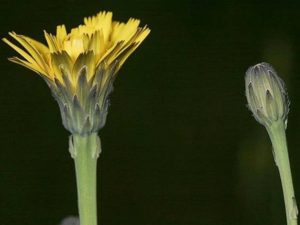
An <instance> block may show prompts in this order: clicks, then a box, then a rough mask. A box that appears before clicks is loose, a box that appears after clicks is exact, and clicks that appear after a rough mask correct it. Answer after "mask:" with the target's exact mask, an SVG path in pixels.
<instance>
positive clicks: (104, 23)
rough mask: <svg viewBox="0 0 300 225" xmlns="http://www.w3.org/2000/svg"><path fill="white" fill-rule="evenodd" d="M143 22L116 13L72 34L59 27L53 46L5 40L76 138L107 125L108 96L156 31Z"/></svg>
mask: <svg viewBox="0 0 300 225" xmlns="http://www.w3.org/2000/svg"><path fill="white" fill-rule="evenodd" d="M139 24H140V21H139V20H137V19H132V18H131V19H129V20H128V22H127V23H121V22H116V21H113V20H112V12H105V11H104V12H100V13H98V14H97V15H96V16H92V17H88V18H84V24H83V25H79V26H78V27H76V28H73V29H71V32H70V33H67V30H66V27H65V26H64V25H60V26H57V29H56V35H52V34H49V33H47V32H46V31H45V32H44V33H45V39H46V41H47V46H46V45H44V44H42V43H40V42H38V41H36V40H33V39H32V38H29V37H26V36H24V35H18V34H16V33H15V32H10V33H9V35H10V36H11V37H12V38H13V39H15V41H16V42H18V43H19V45H21V47H18V46H17V45H16V44H14V43H13V42H11V41H9V40H8V39H6V38H3V39H2V40H3V41H4V42H5V43H6V44H8V45H9V46H10V47H12V48H13V49H14V50H15V51H17V52H18V53H19V54H20V55H21V56H22V57H23V59H21V58H18V57H12V58H9V60H10V61H12V62H14V63H17V64H20V65H22V66H24V67H27V68H29V69H31V70H33V71H35V72H36V73H38V74H39V75H41V76H42V77H43V78H44V80H45V81H46V82H47V84H48V85H49V86H50V88H51V90H52V92H53V94H54V96H55V98H56V100H57V101H58V104H59V106H60V109H61V113H62V118H63V123H64V126H65V127H66V128H67V129H68V130H69V131H70V132H72V133H79V134H86V133H91V132H97V131H98V130H99V129H101V128H102V127H103V126H104V124H105V120H106V114H107V108H108V95H109V93H110V92H111V90H112V83H113V80H114V78H115V74H116V73H117V72H118V70H119V69H120V67H121V66H122V65H123V63H124V62H125V60H126V59H127V58H128V57H129V56H130V55H131V53H132V52H133V51H134V50H135V49H136V48H137V47H138V46H139V45H140V43H141V42H142V41H143V40H144V39H145V38H146V37H147V35H148V34H149V32H150V29H148V28H147V27H146V26H145V27H143V28H142V27H139Z"/></svg>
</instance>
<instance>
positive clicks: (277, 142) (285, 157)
mask: <svg viewBox="0 0 300 225" xmlns="http://www.w3.org/2000/svg"><path fill="white" fill-rule="evenodd" d="M267 130H268V133H269V136H270V138H271V142H272V145H273V150H274V159H275V163H276V165H277V167H278V170H279V175H280V179H281V184H282V190H283V196H284V203H285V210H286V219H287V224H288V225H297V224H298V223H297V215H298V209H297V203H296V198H295V194H294V187H293V180H292V173H291V168H290V161H289V154H288V148H287V142H286V136H285V125H284V123H283V121H281V120H279V121H277V122H274V123H272V125H271V126H270V127H268V128H267Z"/></svg>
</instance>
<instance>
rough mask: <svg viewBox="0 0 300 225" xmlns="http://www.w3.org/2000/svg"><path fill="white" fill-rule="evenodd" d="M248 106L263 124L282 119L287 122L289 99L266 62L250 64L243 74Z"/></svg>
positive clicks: (278, 79)
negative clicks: (244, 74)
mask: <svg viewBox="0 0 300 225" xmlns="http://www.w3.org/2000/svg"><path fill="white" fill-rule="evenodd" d="M245 85H246V97H247V101H248V107H249V109H250V110H251V111H252V113H253V115H254V117H255V119H256V120H257V121H258V122H259V123H261V124H262V125H264V126H270V125H272V123H273V122H276V121H278V120H282V121H283V122H284V123H285V124H286V123H287V117H288V112H289V99H288V95H287V92H286V89H285V85H284V82H283V81H282V80H281V79H280V77H279V76H278V75H277V73H276V71H275V70H274V69H273V67H272V66H271V65H270V64H268V63H259V64H257V65H255V66H251V67H250V68H249V69H248V70H247V72H246V76H245Z"/></svg>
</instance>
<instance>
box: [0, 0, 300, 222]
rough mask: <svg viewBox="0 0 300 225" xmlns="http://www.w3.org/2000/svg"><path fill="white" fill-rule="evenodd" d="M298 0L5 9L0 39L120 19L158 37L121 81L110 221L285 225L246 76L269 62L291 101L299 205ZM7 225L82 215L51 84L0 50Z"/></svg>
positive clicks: (2, 194) (0, 208) (105, 174)
mask: <svg viewBox="0 0 300 225" xmlns="http://www.w3.org/2000/svg"><path fill="white" fill-rule="evenodd" d="M299 6H300V5H299V4H297V3H296V1H295V3H294V2H292V1H278V2H276V1H270V2H267V1H238V0H229V1H208V0H206V1H196V0H194V1H192V0H190V1H162V0H143V1H142V0H139V1H138V0H111V1H109V0H102V1H100V0H99V1H84V0H60V1H58V0H52V1H35V0H27V1H20V0H10V1H9V0H4V1H3V0H2V1H1V4H0V15H1V21H0V24H1V26H0V34H1V37H6V36H7V32H8V31H12V30H13V31H16V32H17V33H20V34H25V35H27V36H30V37H33V38H35V39H38V40H41V41H42V40H44V38H43V30H44V29H46V30H47V31H49V32H51V33H54V32H55V27H56V25H58V24H66V26H67V27H68V28H70V27H74V26H77V25H78V24H79V23H81V22H82V19H83V17H85V16H90V15H93V14H96V13H97V12H98V11H100V10H111V11H113V12H114V19H115V20H121V21H126V20H127V19H128V18H129V17H135V18H139V19H141V20H142V24H143V25H144V24H148V26H149V27H150V28H151V30H152V32H151V34H150V36H149V37H148V38H147V39H146V40H145V42H144V43H143V44H142V45H141V46H140V47H139V49H138V50H137V51H136V52H135V53H134V54H133V55H132V56H131V57H130V58H129V59H128V60H127V62H126V63H125V64H124V66H123V68H122V69H121V71H120V73H119V77H118V79H117V80H116V81H115V85H114V86H115V91H114V92H113V94H112V96H111V103H112V105H111V107H110V112H109V115H108V119H107V123H106V126H105V127H104V128H103V129H102V130H101V131H100V136H101V140H102V147H103V152H102V154H101V156H100V159H99V167H98V174H99V175H98V179H99V181H98V184H99V185H98V193H99V196H98V202H99V214H100V216H99V217H100V223H101V224H106V225H120V224H122V225H134V224H137V225H154V224H156V225H182V224H185V225H189V224H190V225H194V224H195V225H196V224H197V225H198V224H201V225H223V224H226V225H233V224H238V225H247V224H249V225H250V224H251V225H252V224H257V225H259V224H263V225H266V224H272V225H282V224H285V211H284V205H283V197H282V192H281V187H280V180H279V176H278V172H277V169H276V167H275V165H274V163H273V159H272V151H271V145H270V142H269V139H268V136H267V134H266V131H265V129H264V128H263V127H262V126H261V125H259V124H258V123H257V122H256V121H255V120H254V118H253V117H252V116H251V113H250V112H249V111H248V110H247V108H246V99H245V96H244V73H245V71H246V69H247V68H248V67H249V66H250V65H253V64H256V63H259V62H261V61H267V62H269V63H271V64H273V66H274V67H275V69H276V70H277V72H278V73H279V74H280V76H281V77H282V78H283V79H284V80H285V82H286V84H287V88H288V91H289V96H290V99H291V103H292V104H291V111H290V114H289V124H288V130H287V136H288V141H289V151H290V158H291V165H292V169H293V176H294V183H295V189H296V196H300V172H299V169H300V164H299V162H300V152H299V148H298V144H299V138H300V136H299V133H298V129H299V125H300V121H299V115H300V94H299V92H298V91H297V90H298V87H299V85H300V79H299V73H300V67H299V62H300V58H299V57H300V25H299V24H300V22H299V21H300V13H299ZM0 53H1V54H0V68H1V71H0V81H1V82H0V104H1V105H0V107H1V108H0V144H1V150H0V224H1V225H27V224H28V225H56V224H58V223H59V221H60V220H61V219H63V218H64V217H66V216H68V215H76V214H77V205H76V187H75V175H74V168H73V161H72V159H71V157H70V155H69V153H68V135H69V134H68V132H67V131H66V130H64V128H63V126H62V124H61V118H60V113H59V109H58V107H57V104H56V102H55V101H54V100H53V98H52V97H51V94H50V91H49V89H48V87H47V85H46V84H45V83H44V82H43V80H42V79H40V77H39V76H38V75H36V74H34V73H33V72H32V71H29V70H27V69H25V68H22V67H20V66H17V65H14V64H12V63H9V62H8V61H7V60H6V58H7V57H9V56H13V55H16V53H15V52H14V51H13V50H12V49H10V48H9V47H8V46H6V45H5V44H4V43H2V44H1V46H0Z"/></svg>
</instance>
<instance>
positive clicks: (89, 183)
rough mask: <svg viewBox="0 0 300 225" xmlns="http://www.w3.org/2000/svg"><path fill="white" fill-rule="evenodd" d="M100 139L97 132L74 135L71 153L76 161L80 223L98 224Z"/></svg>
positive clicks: (86, 224) (83, 224) (81, 224)
mask: <svg viewBox="0 0 300 225" xmlns="http://www.w3.org/2000/svg"><path fill="white" fill-rule="evenodd" d="M100 149H101V146H100V139H99V137H98V135H97V134H96V133H93V134H91V135H88V136H80V135H74V134H73V135H72V136H71V137H70V153H71V155H72V157H73V158H74V161H75V171H76V181H77V194H78V209H79V218H80V225H97V191H96V186H97V158H98V155H99V153H100Z"/></svg>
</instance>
